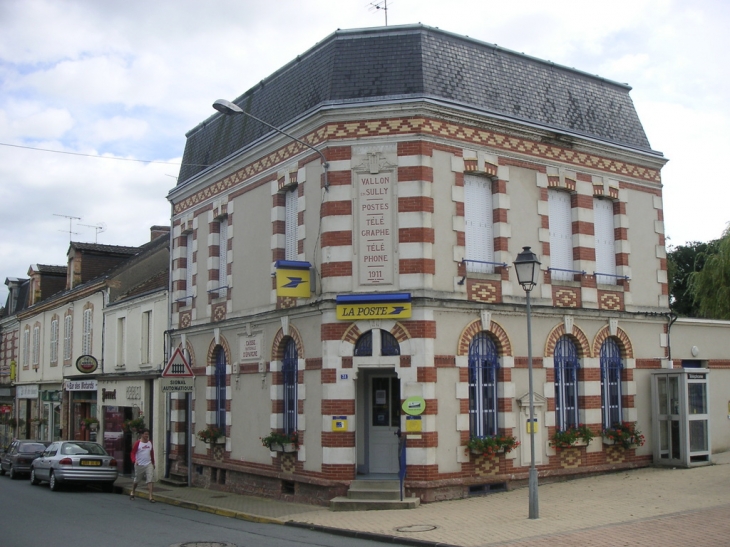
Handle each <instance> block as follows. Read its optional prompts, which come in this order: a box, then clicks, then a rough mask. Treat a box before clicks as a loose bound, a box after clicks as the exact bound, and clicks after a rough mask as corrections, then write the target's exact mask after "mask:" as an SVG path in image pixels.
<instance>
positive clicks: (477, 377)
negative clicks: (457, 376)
mask: <svg viewBox="0 0 730 547" xmlns="http://www.w3.org/2000/svg"><path fill="white" fill-rule="evenodd" d="M498 371H499V355H498V353H497V345H496V344H495V343H494V340H493V339H492V338H491V336H490V335H489V334H488V333H486V332H480V333H478V334H477V335H476V336H475V337H474V339H473V340H472V341H471V344H469V431H470V433H471V436H472V437H485V436H490V435H496V434H497V428H498V420H497V417H498V414H497V401H498V399H497V372H498Z"/></svg>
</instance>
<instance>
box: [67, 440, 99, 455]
mask: <svg viewBox="0 0 730 547" xmlns="http://www.w3.org/2000/svg"><path fill="white" fill-rule="evenodd" d="M61 454H63V455H65V456H75V455H80V454H92V455H94V456H106V455H107V454H106V452H105V451H104V449H103V448H102V447H101V445H99V444H96V443H84V442H78V443H64V445H63V448H61Z"/></svg>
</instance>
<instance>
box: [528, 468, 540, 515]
mask: <svg viewBox="0 0 730 547" xmlns="http://www.w3.org/2000/svg"><path fill="white" fill-rule="evenodd" d="M528 487H529V490H530V516H529V518H531V519H538V518H540V508H539V505H538V502H537V469H535V468H534V467H531V468H530V476H529V482H528Z"/></svg>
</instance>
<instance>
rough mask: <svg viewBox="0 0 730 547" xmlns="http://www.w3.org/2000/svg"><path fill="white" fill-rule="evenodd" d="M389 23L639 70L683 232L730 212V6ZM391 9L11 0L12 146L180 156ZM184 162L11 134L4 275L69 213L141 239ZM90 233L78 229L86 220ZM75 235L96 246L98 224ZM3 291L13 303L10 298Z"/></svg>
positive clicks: (675, 222)
mask: <svg viewBox="0 0 730 547" xmlns="http://www.w3.org/2000/svg"><path fill="white" fill-rule="evenodd" d="M389 8H390V9H389V12H388V22H389V24H391V25H399V24H410V23H417V22H421V23H423V24H425V25H431V26H437V27H440V28H442V29H443V30H446V31H449V32H453V33H455V34H462V35H468V36H470V37H472V38H475V39H478V40H481V41H484V42H490V43H497V44H499V45H500V46H503V47H505V48H508V49H511V50H515V51H518V52H524V53H526V54H528V55H533V56H535V57H538V58H542V59H547V60H551V61H553V62H556V63H559V64H563V65H566V66H571V67H575V68H577V69H579V70H582V71H584V72H588V73H591V74H598V75H600V76H602V77H605V78H608V79H612V80H616V81H619V82H628V83H629V84H630V85H631V86H632V87H633V91H632V93H631V95H632V97H633V100H634V102H635V104H636V107H637V110H638V112H639V116H640V118H641V120H642V122H643V124H644V127H645V129H646V132H647V135H648V137H649V140H650V142H651V143H652V145H653V147H654V148H655V149H657V150H661V151H663V152H664V153H665V154H666V155H667V157H668V158H669V159H670V162H669V163H668V164H667V166H666V168H665V169H664V171H663V180H664V184H665V188H664V203H665V218H666V223H665V224H666V231H667V233H668V234H669V235H670V236H671V237H672V242H673V243H675V244H678V243H682V242H684V241H687V240H695V239H699V240H707V239H711V238H715V237H718V236H719V235H720V234H721V232H722V229H723V228H724V226H725V223H726V222H727V221H728V219H729V215H728V214H727V212H726V210H725V209H726V208H725V207H722V204H723V203H724V202H727V199H728V197H730V196H728V195H727V193H728V192H727V191H726V190H725V187H726V185H725V184H724V181H723V180H722V177H721V163H720V161H718V160H721V159H722V158H724V155H725V151H726V150H727V149H728V148H729V147H730V142H729V141H730V131H728V122H729V121H730V100H729V99H730V97H728V94H729V93H730V92H729V91H728V90H730V81H728V80H730V73H728V72H727V71H725V70H722V67H723V66H724V65H723V57H722V56H723V55H724V54H725V52H726V51H729V50H730V36H728V33H727V31H726V27H727V25H728V22H729V21H730V3H725V2H698V1H689V2H687V1H681V0H615V1H614V2H609V3H605V2H604V3H595V2H593V3H586V2H584V1H578V0H554V1H553V2H550V3H545V2H512V3H499V2H485V1H484V0H451V1H450V2H448V3H444V2H443V1H437V0H396V1H394V2H389ZM383 22H384V13H383V12H382V10H380V11H376V10H373V9H370V8H369V4H368V2H362V3H361V2H351V1H348V2H346V1H343V0H307V1H306V2H302V1H301V0H278V1H277V2H275V3H272V2H271V1H270V0H246V1H245V2H241V1H240V0H216V1H215V2H200V1H199V0H155V1H154V2H150V1H147V0H127V1H125V2H119V1H117V0H95V1H93V2H89V1H87V0H65V1H64V2H58V1H56V0H4V1H2V2H0V35H2V37H3V39H2V40H0V142H2V143H10V144H21V145H29V146H37V147H40V148H51V149H55V150H63V151H67V152H76V153H82V154H95V153H102V154H104V155H105V156H106V157H116V158H127V159H154V158H157V159H159V160H160V161H171V162H172V161H178V162H179V158H180V156H181V155H182V152H183V147H184V140H185V139H184V135H185V133H186V132H187V131H188V130H190V129H192V128H193V127H195V126H196V125H197V124H198V123H199V122H201V121H203V120H204V119H206V118H207V117H208V116H210V115H211V114H212V113H213V111H212V109H211V107H210V105H211V103H212V101H213V100H215V99H217V98H228V99H232V98H234V97H237V96H239V95H241V94H242V93H243V92H245V91H246V90H247V89H249V88H250V87H252V86H253V85H255V84H256V83H257V82H259V81H260V80H261V79H263V78H265V77H266V76H268V75H269V74H271V73H272V72H274V71H275V70H277V69H278V68H280V67H281V66H282V65H284V64H286V63H288V62H289V61H291V60H292V59H294V58H295V57H296V56H297V55H298V54H301V53H303V52H304V51H306V50H307V49H309V48H310V47H312V46H313V45H314V44H315V43H316V42H318V41H320V40H323V39H324V38H325V37H327V36H328V35H330V34H331V33H332V32H334V31H335V30H336V29H338V28H343V29H347V28H362V27H370V26H379V25H382V24H383ZM177 172H178V168H177V167H175V166H173V165H165V164H144V163H134V162H124V161H117V160H112V159H94V158H86V157H81V156H71V155H62V154H50V153H44V152H35V151H31V150H23V149H17V148H10V147H4V146H0V219H1V220H0V264H2V266H3V268H2V270H0V281H1V280H2V279H3V276H4V277H8V276H22V275H24V274H25V272H26V271H27V267H28V265H29V264H31V263H47V264H62V263H64V262H65V252H66V249H67V245H68V233H67V231H66V230H67V229H68V228H67V227H68V224H67V222H66V220H65V219H63V218H62V217H54V216H53V214H54V213H60V214H67V215H73V216H80V217H82V219H83V220H82V221H81V222H82V223H84V224H97V223H99V222H102V221H103V222H105V223H106V224H107V230H106V231H105V232H104V233H102V234H100V236H99V241H100V242H103V243H114V244H123V245H136V244H141V243H143V242H145V241H147V239H148V237H149V233H148V229H149V226H151V225H153V224H160V223H162V224H164V223H166V222H168V220H169V204H168V203H167V201H166V198H165V196H166V195H167V193H168V191H169V190H170V188H172V187H173V186H174V184H175V179H174V178H172V177H171V176H170V175H172V176H176V175H177ZM75 231H76V230H75ZM78 231H79V232H80V233H79V234H76V235H73V237H74V238H78V239H80V240H84V241H93V239H94V230H92V229H84V230H83V231H81V229H80V228H79V230H78ZM3 294H4V293H3V292H2V287H0V301H1V300H2V299H3V298H4V297H3Z"/></svg>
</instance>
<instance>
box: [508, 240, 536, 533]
mask: <svg viewBox="0 0 730 547" xmlns="http://www.w3.org/2000/svg"><path fill="white" fill-rule="evenodd" d="M514 266H515V272H516V273H517V281H518V282H519V284H520V285H522V288H523V289H524V290H525V294H526V295H527V370H528V376H529V381H530V419H529V421H528V424H529V428H530V476H529V481H528V487H529V491H530V514H529V518H531V519H536V518H539V517H540V510H539V506H538V503H537V468H536V467H535V426H536V425H537V424H536V420H535V407H534V391H533V388H532V325H531V324H530V323H531V320H532V318H531V317H530V291H532V289H534V288H535V285H537V276H538V274H539V273H540V262H539V261H538V260H537V255H536V254H535V253H533V252H532V251H531V250H530V248H529V247H522V252H521V253H520V254H518V255H517V258H516V259H515V261H514Z"/></svg>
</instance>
